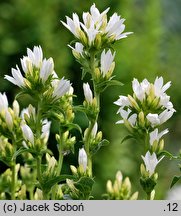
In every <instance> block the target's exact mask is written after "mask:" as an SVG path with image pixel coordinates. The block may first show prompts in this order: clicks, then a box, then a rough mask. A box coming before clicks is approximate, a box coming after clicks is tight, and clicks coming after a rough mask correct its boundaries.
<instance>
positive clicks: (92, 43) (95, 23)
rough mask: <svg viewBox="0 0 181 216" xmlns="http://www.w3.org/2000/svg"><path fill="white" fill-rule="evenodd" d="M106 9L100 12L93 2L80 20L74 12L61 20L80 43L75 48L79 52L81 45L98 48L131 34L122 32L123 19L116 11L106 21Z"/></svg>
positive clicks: (81, 49) (81, 48)
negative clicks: (64, 20)
mask: <svg viewBox="0 0 181 216" xmlns="http://www.w3.org/2000/svg"><path fill="white" fill-rule="evenodd" d="M108 11H109V8H107V9H106V10H105V11H103V12H102V13H100V12H99V10H98V9H97V8H96V6H95V4H93V5H92V6H91V8H90V12H83V15H82V19H83V20H82V22H81V21H80V18H79V16H78V15H77V14H76V13H73V16H72V19H71V18H69V17H66V18H67V20H66V21H67V22H66V23H65V22H63V21H61V22H62V24H63V25H64V26H65V27H66V28H67V29H68V30H69V31H70V32H72V34H73V35H74V36H75V37H76V38H77V40H78V41H79V42H80V43H81V44H82V45H80V44H77V45H76V50H77V51H78V52H79V53H80V54H82V51H83V46H85V47H86V48H90V47H94V48H96V49H100V48H102V47H105V46H106V45H107V44H110V43H113V42H114V41H117V40H120V39H122V38H125V37H127V35H129V34H131V32H125V33H123V31H124V29H125V25H124V21H125V19H123V18H121V17H120V16H119V15H118V14H117V13H114V14H113V15H112V16H111V17H110V19H109V21H108V18H107V12H108Z"/></svg>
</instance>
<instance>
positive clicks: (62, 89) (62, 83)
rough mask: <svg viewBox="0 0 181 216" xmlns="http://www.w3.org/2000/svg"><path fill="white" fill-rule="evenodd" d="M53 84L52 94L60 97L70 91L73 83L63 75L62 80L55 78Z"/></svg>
mask: <svg viewBox="0 0 181 216" xmlns="http://www.w3.org/2000/svg"><path fill="white" fill-rule="evenodd" d="M52 86H53V88H54V91H53V95H52V96H53V97H54V98H56V99H58V98H60V97H62V96H63V95H65V94H66V93H68V92H69V90H70V87H71V84H70V81H69V80H66V79H64V77H63V78H62V79H61V80H54V81H53V82H52Z"/></svg>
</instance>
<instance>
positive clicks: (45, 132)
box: [41, 119, 51, 143]
mask: <svg viewBox="0 0 181 216" xmlns="http://www.w3.org/2000/svg"><path fill="white" fill-rule="evenodd" d="M50 126H51V122H50V121H48V120H47V119H45V120H43V122H42V134H41V138H42V139H43V140H44V142H45V143H47V141H48V138H49V135H50Z"/></svg>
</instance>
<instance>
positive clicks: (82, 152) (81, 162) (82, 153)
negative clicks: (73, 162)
mask: <svg viewBox="0 0 181 216" xmlns="http://www.w3.org/2000/svg"><path fill="white" fill-rule="evenodd" d="M78 163H79V166H82V167H83V169H84V172H85V171H86V169H87V154H86V152H85V150H84V148H81V149H79V156H78Z"/></svg>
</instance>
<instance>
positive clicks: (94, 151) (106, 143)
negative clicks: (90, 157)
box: [91, 139, 110, 154]
mask: <svg viewBox="0 0 181 216" xmlns="http://www.w3.org/2000/svg"><path fill="white" fill-rule="evenodd" d="M109 143H110V142H109V141H108V140H106V139H103V140H102V141H101V142H99V143H98V144H97V145H96V146H95V147H94V148H93V149H92V150H91V152H92V154H96V153H97V152H98V151H99V149H100V148H101V147H103V146H107V145H109Z"/></svg>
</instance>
